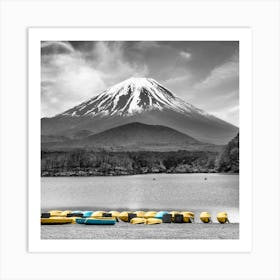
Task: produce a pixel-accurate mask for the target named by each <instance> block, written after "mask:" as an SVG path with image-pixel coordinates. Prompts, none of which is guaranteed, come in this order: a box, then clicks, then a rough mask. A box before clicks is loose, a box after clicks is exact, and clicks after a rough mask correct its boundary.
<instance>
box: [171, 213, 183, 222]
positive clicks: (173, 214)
mask: <svg viewBox="0 0 280 280" xmlns="http://www.w3.org/2000/svg"><path fill="white" fill-rule="evenodd" d="M169 214H171V215H172V222H174V216H175V215H176V214H180V212H179V211H171V212H169Z"/></svg>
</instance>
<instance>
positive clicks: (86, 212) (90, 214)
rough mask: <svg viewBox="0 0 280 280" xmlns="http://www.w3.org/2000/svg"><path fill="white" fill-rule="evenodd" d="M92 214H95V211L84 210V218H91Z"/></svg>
mask: <svg viewBox="0 0 280 280" xmlns="http://www.w3.org/2000/svg"><path fill="white" fill-rule="evenodd" d="M92 214H93V211H84V212H83V217H84V218H89V217H91V216H92Z"/></svg>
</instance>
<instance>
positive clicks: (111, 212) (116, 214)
mask: <svg viewBox="0 0 280 280" xmlns="http://www.w3.org/2000/svg"><path fill="white" fill-rule="evenodd" d="M109 213H110V214H111V215H112V217H113V218H118V217H119V216H120V212H118V211H110V212H109Z"/></svg>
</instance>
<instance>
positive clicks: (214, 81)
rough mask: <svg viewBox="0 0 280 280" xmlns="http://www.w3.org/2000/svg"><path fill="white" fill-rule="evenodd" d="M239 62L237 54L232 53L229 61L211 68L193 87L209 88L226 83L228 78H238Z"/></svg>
mask: <svg viewBox="0 0 280 280" xmlns="http://www.w3.org/2000/svg"><path fill="white" fill-rule="evenodd" d="M238 77H239V62H238V57H237V55H234V56H233V57H232V58H231V59H230V60H229V61H227V62H225V63H224V64H222V65H220V66H217V67H215V68H214V69H212V71H211V72H210V74H209V75H208V76H207V77H206V78H205V79H204V80H203V81H201V82H199V83H197V84H196V85H195V86H194V88H195V89H209V88H215V87H218V86H220V85H221V84H223V83H227V82H229V81H230V80H233V79H238Z"/></svg>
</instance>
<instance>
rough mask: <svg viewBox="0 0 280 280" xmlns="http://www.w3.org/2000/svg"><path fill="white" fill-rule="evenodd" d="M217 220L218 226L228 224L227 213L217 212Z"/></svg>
mask: <svg viewBox="0 0 280 280" xmlns="http://www.w3.org/2000/svg"><path fill="white" fill-rule="evenodd" d="M217 220H218V222H219V223H220V224H225V223H226V222H229V220H228V215H227V212H219V213H218V214H217Z"/></svg>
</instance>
